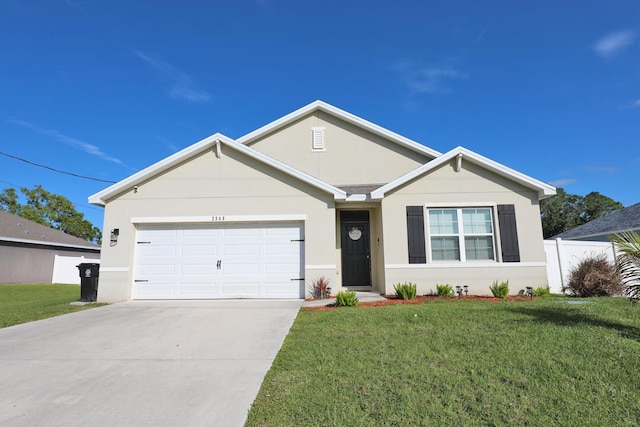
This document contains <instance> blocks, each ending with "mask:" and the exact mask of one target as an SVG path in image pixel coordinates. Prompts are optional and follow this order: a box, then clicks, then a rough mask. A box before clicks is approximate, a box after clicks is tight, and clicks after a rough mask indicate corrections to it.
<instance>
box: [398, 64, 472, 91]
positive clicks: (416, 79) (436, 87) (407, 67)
mask: <svg viewBox="0 0 640 427" xmlns="http://www.w3.org/2000/svg"><path fill="white" fill-rule="evenodd" d="M394 69H395V70H397V71H398V72H400V73H401V74H402V76H403V78H404V83H405V84H406V85H407V87H408V88H409V90H410V91H411V94H412V95H416V94H421V93H445V92H450V91H451V87H450V86H449V85H448V82H450V81H451V80H456V79H463V78H466V77H467V75H466V74H464V73H461V72H459V71H458V70H455V69H454V68H452V67H446V66H444V67H420V66H418V65H416V64H413V63H409V62H400V63H398V64H396V65H395V66H394Z"/></svg>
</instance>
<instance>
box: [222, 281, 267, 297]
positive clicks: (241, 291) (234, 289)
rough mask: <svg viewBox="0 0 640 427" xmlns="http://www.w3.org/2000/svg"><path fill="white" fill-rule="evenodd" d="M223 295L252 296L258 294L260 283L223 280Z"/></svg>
mask: <svg viewBox="0 0 640 427" xmlns="http://www.w3.org/2000/svg"><path fill="white" fill-rule="evenodd" d="M221 291H222V296H223V297H228V298H231V297H243V296H244V297H252V298H253V297H254V295H256V296H257V295H260V283H250V282H240V283H234V282H224V283H222V287H221Z"/></svg>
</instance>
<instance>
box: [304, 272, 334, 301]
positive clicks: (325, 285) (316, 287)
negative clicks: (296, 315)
mask: <svg viewBox="0 0 640 427" xmlns="http://www.w3.org/2000/svg"><path fill="white" fill-rule="evenodd" d="M309 293H310V294H311V298H313V299H325V298H329V296H331V288H330V287H329V279H326V278H325V277H324V276H320V277H318V278H317V279H315V280H314V281H313V283H312V284H311V286H309Z"/></svg>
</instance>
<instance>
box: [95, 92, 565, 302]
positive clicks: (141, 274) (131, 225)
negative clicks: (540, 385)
mask: <svg viewBox="0 0 640 427" xmlns="http://www.w3.org/2000/svg"><path fill="white" fill-rule="evenodd" d="M553 194H555V188H554V187H553V186H551V185H548V184H545V183H543V182H540V181H538V180H536V179H534V178H531V177H529V176H527V175H524V174H522V173H520V172H518V171H515V170H513V169H510V168H508V167H506V166H504V165H501V164H499V163H497V162H495V161H493V160H490V159H488V158H486V157H483V156H481V155H479V154H477V153H474V152H472V151H470V150H467V149H465V148H463V147H457V148H454V149H452V150H451V151H449V152H446V153H440V152H438V151H436V150H433V149H431V148H428V147H426V146H424V145H422V144H420V143H417V142H415V141H412V140H410V139H408V138H406V137H403V136H401V135H398V134H396V133H394V132H392V131H390V130H387V129H385V128H382V127H380V126H378V125H376V124H373V123H371V122H368V121H367V120H364V119H362V118H360V117H358V116H355V115H353V114H350V113H348V112H346V111H343V110H341V109H339V108H336V107H334V106H332V105H329V104H327V103H325V102H322V101H315V102H312V103H311V104H309V105H306V106H304V107H302V108H300V109H298V110H296V111H294V112H292V113H290V114H288V115H286V116H284V117H282V118H279V119H277V120H275V121H273V122H271V123H269V124H267V125H265V126H263V127H261V128H259V129H257V130H255V131H253V132H250V133H248V134H247V135H244V136H243V137H241V138H238V139H232V138H229V137H227V136H225V135H222V134H220V133H216V134H214V135H211V136H209V137H207V138H205V139H203V140H201V141H199V142H197V143H195V144H193V145H191V146H189V147H187V148H185V149H183V150H182V151H179V152H177V153H175V154H173V155H171V156H169V157H167V158H165V159H163V160H161V161H159V162H157V163H155V164H153V165H151V166H149V167H147V168H146V169H143V170H141V171H140V172H138V173H135V174H133V175H131V176H129V177H128V178H126V179H124V180H122V181H120V182H118V183H116V184H114V185H112V186H110V187H108V188H106V189H104V190H102V191H100V192H98V193H96V194H94V195H92V196H90V197H89V202H90V203H92V204H95V205H99V206H104V207H105V219H104V232H105V234H106V235H107V236H108V235H109V234H111V235H112V238H111V239H105V242H104V243H103V249H102V264H101V268H100V285H99V292H98V301H104V302H112V301H122V300H128V299H204V298H303V297H304V296H305V294H306V293H307V290H308V289H309V286H311V285H312V284H313V282H314V281H315V280H317V279H318V278H320V277H325V278H326V279H328V280H329V282H330V284H331V287H332V292H333V293H336V292H338V291H339V290H341V289H345V288H347V289H353V290H372V291H379V292H381V293H385V294H389V293H393V285H394V284H396V283H399V282H406V281H410V282H414V283H416V284H417V285H418V292H419V293H421V294H426V293H429V292H430V291H433V290H435V286H436V284H442V283H449V284H451V285H452V286H456V285H467V286H469V293H471V294H473V293H475V294H487V293H489V286H490V285H491V283H492V282H493V281H495V280H501V281H502V280H509V281H510V282H509V283H510V286H511V291H512V293H517V292H518V291H519V290H520V289H523V288H524V287H525V286H541V285H544V284H546V282H547V273H546V261H545V253H544V249H543V238H542V225H541V220H540V209H539V201H540V199H542V198H545V197H549V196H552V195H553Z"/></svg>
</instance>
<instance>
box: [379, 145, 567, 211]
mask: <svg viewBox="0 0 640 427" xmlns="http://www.w3.org/2000/svg"><path fill="white" fill-rule="evenodd" d="M456 156H462V162H464V161H470V162H472V163H474V164H476V165H478V166H480V167H483V168H485V169H487V170H490V171H492V172H494V173H496V174H498V175H501V176H503V177H505V178H507V179H509V180H511V181H514V182H517V183H519V184H521V185H523V186H525V187H528V188H531V189H533V190H536V191H537V192H538V197H539V198H540V199H544V198H547V197H550V196H553V195H555V194H556V188H555V187H554V186H552V185H549V184H546V183H544V182H542V181H538V180H537V179H534V178H531V177H530V176H528V175H525V174H523V173H521V172H518V171H516V170H514V169H511V168H509V167H507V166H504V165H502V164H500V163H498V162H495V161H493V160H491V159H488V158H487V157H484V156H481V155H480V154H478V153H475V152H473V151H471V150H468V149H466V148H464V147H456V148H454V149H453V150H451V151H449V152H447V153H444V154H442V155H441V156H440V157H438V158H436V159H434V160H432V161H430V162H428V163H425V164H424V165H422V166H420V167H418V168H416V169H414V170H412V171H411V172H409V173H407V174H405V175H403V176H401V177H399V178H397V179H395V180H393V181H391V182H390V183H388V184H386V185H383V186H382V187H380V188H378V189H376V190H374V191H372V192H371V198H372V199H374V200H376V199H378V200H379V199H382V198H384V195H385V193H387V192H389V191H392V190H394V189H396V188H398V187H400V186H401V185H403V184H405V183H407V182H409V181H411V180H412V179H414V178H417V177H419V176H421V175H424V174H426V173H428V172H430V171H432V170H434V169H435V168H437V167H439V166H441V165H443V164H445V163H448V162H449V161H451V160H453V159H454V158H456ZM459 158H460V157H458V159H459Z"/></svg>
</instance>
